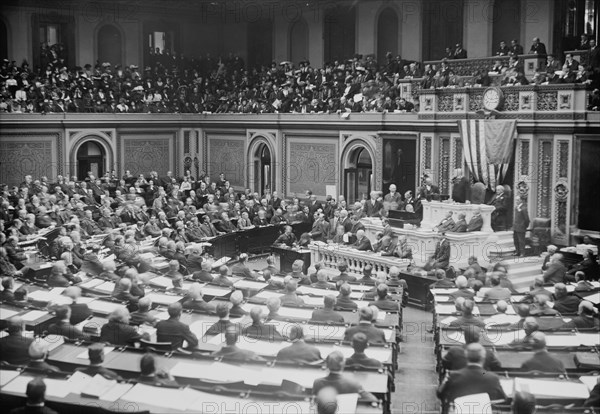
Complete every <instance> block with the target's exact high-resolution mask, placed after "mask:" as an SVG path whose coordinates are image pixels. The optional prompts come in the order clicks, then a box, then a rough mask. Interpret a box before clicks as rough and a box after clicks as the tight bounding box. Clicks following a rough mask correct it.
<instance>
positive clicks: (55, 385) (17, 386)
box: [2, 375, 71, 398]
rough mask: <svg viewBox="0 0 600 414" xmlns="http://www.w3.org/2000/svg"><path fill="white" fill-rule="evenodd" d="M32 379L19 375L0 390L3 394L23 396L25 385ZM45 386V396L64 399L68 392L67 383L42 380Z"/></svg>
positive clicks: (49, 379)
mask: <svg viewBox="0 0 600 414" xmlns="http://www.w3.org/2000/svg"><path fill="white" fill-rule="evenodd" d="M32 379H33V377H30V376H27V375H20V376H18V377H16V378H15V379H13V380H12V381H11V382H9V383H8V384H7V385H6V386H4V387H3V388H2V390H3V391H4V392H12V393H16V394H25V391H26V390H27V384H28V383H29V381H31V380H32ZM44 383H45V384H46V396H50V397H57V398H65V397H66V396H67V395H68V394H69V393H70V392H71V390H70V388H69V385H68V381H66V380H57V379H52V378H44Z"/></svg>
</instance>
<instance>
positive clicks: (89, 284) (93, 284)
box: [79, 279, 104, 289]
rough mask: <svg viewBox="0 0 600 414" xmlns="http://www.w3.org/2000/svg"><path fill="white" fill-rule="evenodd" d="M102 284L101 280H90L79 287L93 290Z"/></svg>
mask: <svg viewBox="0 0 600 414" xmlns="http://www.w3.org/2000/svg"><path fill="white" fill-rule="evenodd" d="M102 283H104V281H103V280H101V279H92V280H89V281H87V282H85V283H82V284H81V285H79V286H81V287H82V288H84V289H93V288H95V287H96V286H98V285H101V284H102Z"/></svg>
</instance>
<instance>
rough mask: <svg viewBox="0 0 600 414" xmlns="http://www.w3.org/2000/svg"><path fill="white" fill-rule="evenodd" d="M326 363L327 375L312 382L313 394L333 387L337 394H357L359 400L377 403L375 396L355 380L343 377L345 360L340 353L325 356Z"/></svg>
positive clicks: (335, 352)
mask: <svg viewBox="0 0 600 414" xmlns="http://www.w3.org/2000/svg"><path fill="white" fill-rule="evenodd" d="M326 362H327V369H328V370H329V375H327V376H326V377H324V378H317V379H316V380H315V381H314V383H313V387H312V392H313V394H318V393H319V391H321V390H322V389H323V388H326V387H333V388H334V389H335V390H336V391H337V392H338V393H339V394H355V393H358V394H359V395H360V398H361V400H368V401H373V402H375V401H377V399H376V398H375V396H374V395H373V394H371V393H370V392H366V391H365V390H364V389H363V387H362V386H361V385H360V384H359V383H358V382H357V381H356V380H354V379H353V378H349V377H346V376H344V375H343V371H344V365H345V360H344V355H343V354H342V353H341V352H339V351H334V352H332V353H331V354H329V355H328V356H327V359H326Z"/></svg>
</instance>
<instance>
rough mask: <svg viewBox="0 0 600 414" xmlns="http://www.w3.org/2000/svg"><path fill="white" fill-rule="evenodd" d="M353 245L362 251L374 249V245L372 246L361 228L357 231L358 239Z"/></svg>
mask: <svg viewBox="0 0 600 414" xmlns="http://www.w3.org/2000/svg"><path fill="white" fill-rule="evenodd" d="M352 247H354V248H355V249H356V250H361V251H372V250H373V246H371V241H370V240H369V238H368V237H367V236H366V235H365V231H364V230H359V231H357V232H356V241H355V242H354V244H353V245H352Z"/></svg>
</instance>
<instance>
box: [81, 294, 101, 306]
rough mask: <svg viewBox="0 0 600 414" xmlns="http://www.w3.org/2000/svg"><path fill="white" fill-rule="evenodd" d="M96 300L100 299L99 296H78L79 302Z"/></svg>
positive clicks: (86, 302)
mask: <svg viewBox="0 0 600 414" xmlns="http://www.w3.org/2000/svg"><path fill="white" fill-rule="evenodd" d="M95 300H98V299H97V298H92V297H87V296H81V297H79V298H77V303H85V304H88V303H90V302H93V301H95Z"/></svg>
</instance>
